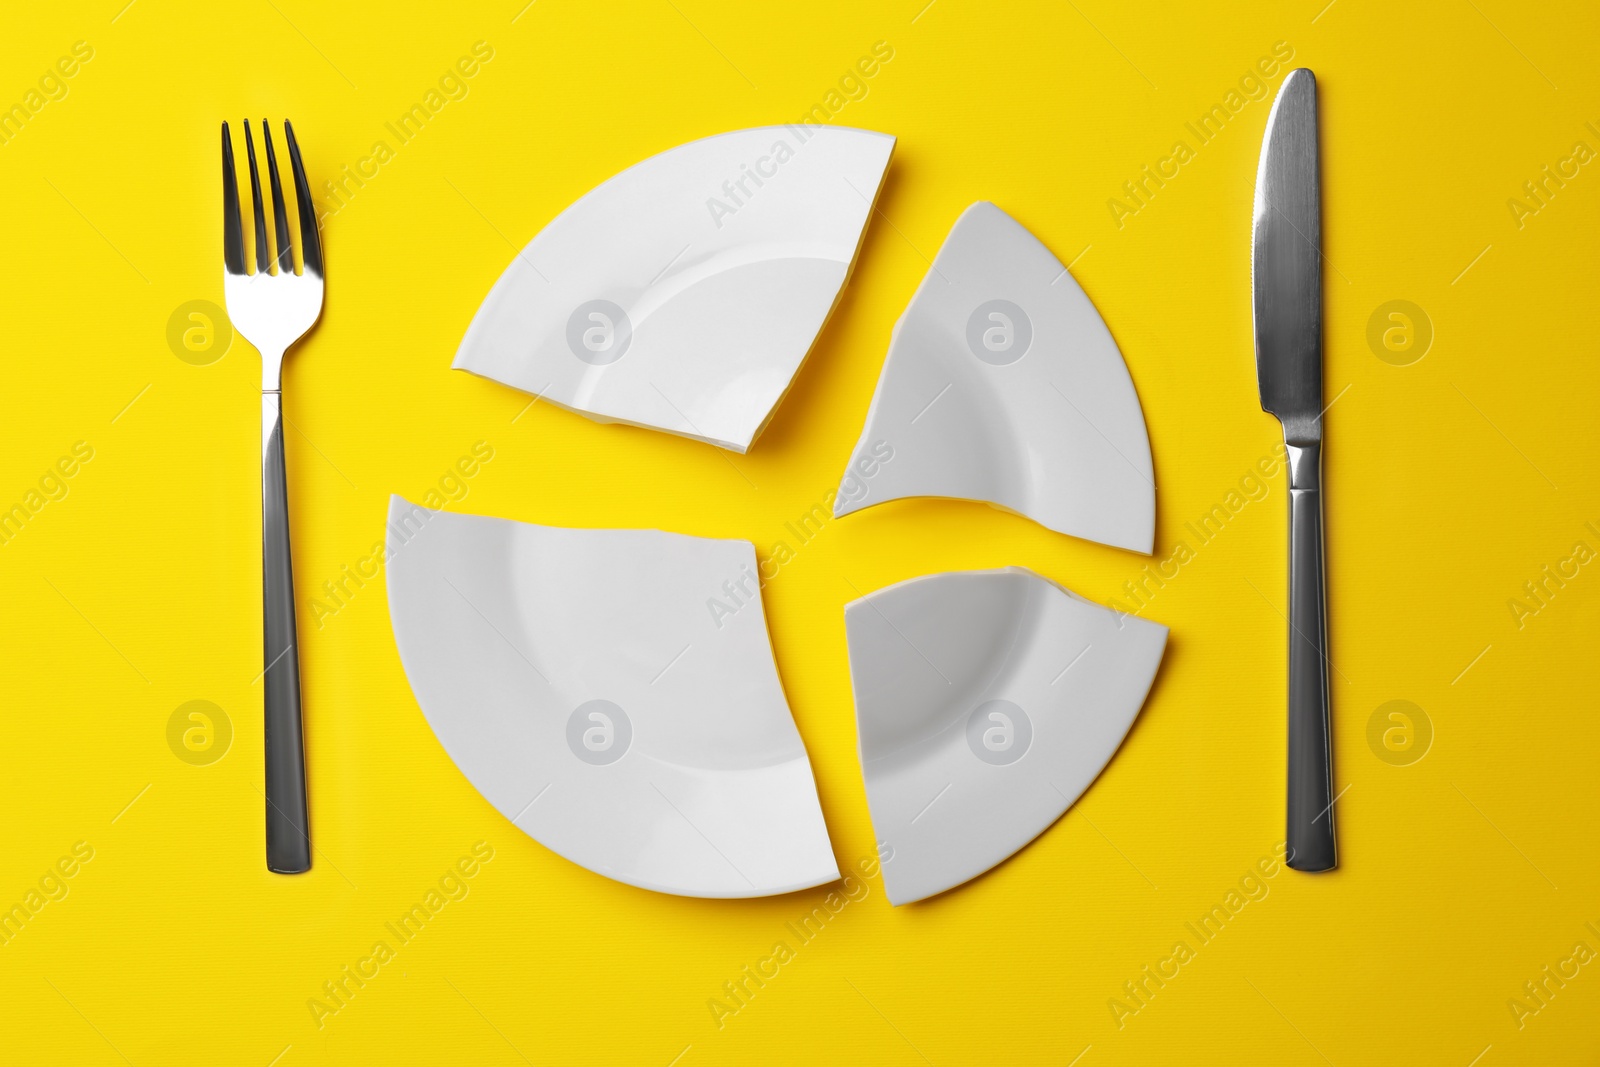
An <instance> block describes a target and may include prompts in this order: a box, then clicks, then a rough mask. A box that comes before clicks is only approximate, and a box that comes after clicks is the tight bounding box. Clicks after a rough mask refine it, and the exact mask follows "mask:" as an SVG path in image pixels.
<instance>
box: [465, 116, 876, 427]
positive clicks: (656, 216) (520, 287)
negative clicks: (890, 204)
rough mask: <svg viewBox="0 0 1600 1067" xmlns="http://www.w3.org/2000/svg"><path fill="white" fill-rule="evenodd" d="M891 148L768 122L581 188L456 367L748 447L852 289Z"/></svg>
mask: <svg viewBox="0 0 1600 1067" xmlns="http://www.w3.org/2000/svg"><path fill="white" fill-rule="evenodd" d="M893 150H894V138H893V137H891V136H889V135H887V134H882V133H872V132H870V131H867V130H853V129H847V128H840V127H817V126H803V125H802V126H769V127H761V128H757V129H750V130H739V131H737V132H735V133H725V134H721V135H719V136H716V137H707V138H705V139H704V140H700V141H693V142H690V143H689V144H686V145H680V146H679V147H677V148H673V149H670V150H669V151H666V152H663V153H661V154H660V155H658V156H653V157H651V158H650V159H647V160H645V161H644V162H642V163H639V164H637V165H635V166H633V167H630V168H628V169H627V170H625V171H623V172H622V173H621V174H618V175H617V176H616V177H614V178H612V179H610V180H609V181H607V182H605V183H604V184H602V185H599V186H597V187H596V188H595V189H593V190H592V191H590V192H589V193H588V194H586V195H585V196H584V197H582V198H581V199H580V200H578V201H577V202H576V203H574V204H573V205H572V206H571V207H569V208H567V209H566V211H564V212H562V213H561V214H560V215H559V216H557V217H556V219H555V220H554V221H552V222H551V223H550V224H549V225H548V226H546V227H545V228H544V230H543V231H541V232H540V233H539V235H538V236H536V237H535V238H534V239H533V241H532V242H531V243H530V244H529V245H528V246H527V247H526V248H525V249H523V250H522V252H521V253H519V254H518V256H517V257H516V259H514V260H512V262H511V265H510V266H509V267H507V268H506V271H505V273H504V274H502V275H501V276H500V280H499V281H497V282H496V283H495V286H494V288H493V289H492V290H491V291H490V293H489V296H488V298H487V299H485V300H484V302H483V306H482V307H480V308H479V309H478V314H477V316H476V317H475V318H474V319H473V320H472V325H471V327H470V328H468V330H467V334H466V337H465V338H463V339H462V342H461V348H460V350H459V351H457V353H456V358H455V363H454V366H456V367H458V368H461V369H463V370H469V371H471V372H473V373H474V374H481V375H484V376H485V377H488V378H493V379H494V380H496V381H498V382H502V383H504V384H506V385H509V386H512V387H513V388H516V389H521V390H523V391H524V392H528V393H532V394H535V395H536V396H539V397H541V398H543V399H545V400H549V401H551V402H553V403H556V404H559V405H561V406H562V407H566V408H570V409H572V410H574V411H577V412H580V413H582V414H584V415H587V416H589V417H590V418H592V419H595V420H597V421H600V422H624V423H630V424H632V425H636V426H648V427H652V428H654V429H658V430H666V431H667V432H669V433H675V434H681V435H683V436H685V437H692V438H695V439H697V440H701V441H708V442H710V443H712V444H715V445H720V446H721V447H723V448H728V449H732V450H733V451H735V452H744V451H745V450H746V449H748V448H749V447H750V442H751V441H753V440H755V438H756V435H757V434H759V433H760V432H761V430H762V428H763V427H765V426H766V423H767V420H768V418H770V417H771V414H772V411H773V409H774V408H775V407H776V406H777V404H778V401H779V400H781V399H782V398H783V394H784V393H785V392H786V391H787V390H788V388H789V383H790V381H791V380H792V379H793V378H794V375H795V372H796V371H797V370H799V368H800V363H801V361H802V360H803V359H805V356H806V353H807V352H808V351H810V349H811V345H812V342H813V341H814V340H815V339H816V336H817V334H818V332H819V331H820V330H821V329H822V326H823V323H824V322H826V321H827V318H828V314H829V313H830V312H831V311H832V309H833V306H834V303H835V301H836V300H837V299H838V296H839V293H840V291H841V289H842V288H843V286H844V283H845V279H846V278H847V277H849V274H850V269H851V266H852V264H853V263H854V260H855V255H856V250H857V249H858V248H859V246H860V244H861V236H862V233H863V232H864V230H865V228H866V223H867V218H868V216H869V215H870V214H871V212H872V204H873V201H874V199H875V198H876V197H877V195H878V188H879V186H880V185H881V184H882V182H883V176H884V173H885V171H886V170H887V169H888V166H889V156H890V154H891V153H892V152H893Z"/></svg>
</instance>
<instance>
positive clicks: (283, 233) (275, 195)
mask: <svg viewBox="0 0 1600 1067" xmlns="http://www.w3.org/2000/svg"><path fill="white" fill-rule="evenodd" d="M261 139H262V140H264V141H266V142H267V176H268V177H269V178H270V179H271V181H272V225H273V229H274V230H275V231H276V235H277V238H278V273H279V274H293V273H294V245H293V244H292V243H291V242H290V240H289V215H288V212H286V211H285V210H284V208H283V182H281V181H279V180H278V156H277V153H275V152H274V151H273V150H272V127H270V126H268V125H267V120H266V119H262V120H261Z"/></svg>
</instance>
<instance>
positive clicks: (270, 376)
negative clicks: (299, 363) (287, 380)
mask: <svg viewBox="0 0 1600 1067" xmlns="http://www.w3.org/2000/svg"><path fill="white" fill-rule="evenodd" d="M261 391H262V392H263V393H281V392H282V391H283V353H282V352H276V353H274V352H262V353H261Z"/></svg>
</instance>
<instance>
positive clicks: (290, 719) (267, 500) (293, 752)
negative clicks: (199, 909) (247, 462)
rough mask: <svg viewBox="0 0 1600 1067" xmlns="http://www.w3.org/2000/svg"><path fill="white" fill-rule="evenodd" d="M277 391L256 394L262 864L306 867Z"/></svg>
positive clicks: (292, 870) (279, 868)
mask: <svg viewBox="0 0 1600 1067" xmlns="http://www.w3.org/2000/svg"><path fill="white" fill-rule="evenodd" d="M282 415H283V413H282V394H281V393H277V392H263V393H262V394H261V579H262V608H263V610H264V612H265V618H264V620H263V622H264V625H263V632H264V634H265V636H266V642H265V649H264V655H265V658H264V659H263V660H262V663H263V664H264V670H263V672H262V674H263V686H264V687H265V690H266V700H265V704H266V743H265V748H266V757H267V789H266V797H267V869H268V870H269V871H276V872H277V873H279V874H303V873H304V872H306V871H308V870H310V869H311V837H310V834H309V833H308V832H307V818H306V762H305V748H304V741H303V739H302V735H301V725H300V653H299V650H298V649H297V648H296V647H295V645H296V641H295V625H294V578H293V574H292V571H291V567H290V562H289V492H288V483H287V479H286V478H285V475H284V465H283V417H282Z"/></svg>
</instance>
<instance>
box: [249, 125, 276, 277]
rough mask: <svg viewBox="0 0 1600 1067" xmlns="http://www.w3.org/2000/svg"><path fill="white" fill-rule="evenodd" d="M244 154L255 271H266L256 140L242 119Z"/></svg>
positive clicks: (265, 230) (266, 256) (265, 231)
mask: <svg viewBox="0 0 1600 1067" xmlns="http://www.w3.org/2000/svg"><path fill="white" fill-rule="evenodd" d="M244 147H245V154H246V155H248V156H249V157H250V206H251V207H253V208H254V209H255V213H256V273H257V274H265V273H267V262H268V261H269V259H270V258H271V253H269V252H268V251H267V216H266V215H265V213H263V211H262V208H261V175H260V173H258V172H257V170H256V142H255V138H253V137H251V136H250V120H249V119H245V120H244Z"/></svg>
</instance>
